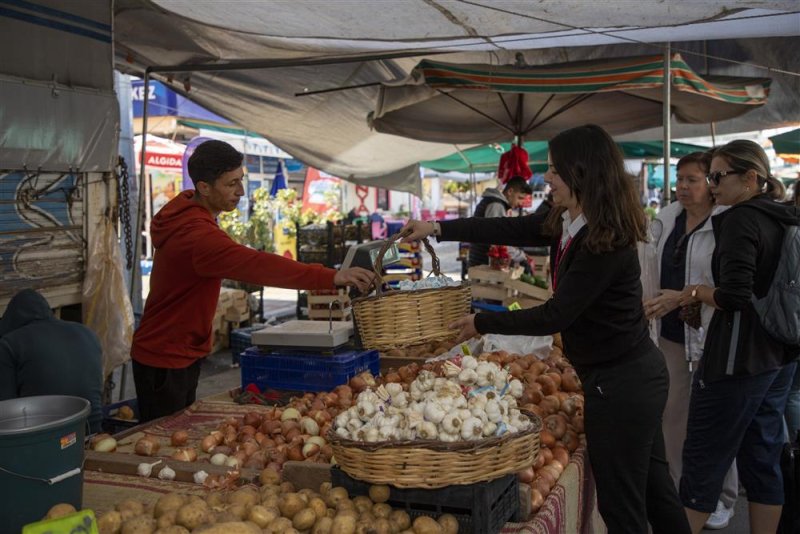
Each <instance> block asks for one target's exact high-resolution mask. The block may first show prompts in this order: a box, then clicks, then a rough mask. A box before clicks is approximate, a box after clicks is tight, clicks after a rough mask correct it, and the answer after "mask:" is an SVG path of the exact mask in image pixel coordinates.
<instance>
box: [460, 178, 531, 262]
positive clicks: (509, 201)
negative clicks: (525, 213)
mask: <svg viewBox="0 0 800 534" xmlns="http://www.w3.org/2000/svg"><path fill="white" fill-rule="evenodd" d="M531 193H533V189H532V188H531V186H530V185H529V184H528V182H526V181H525V178H523V177H521V176H513V177H511V178H510V179H509V180H508V182H506V185H505V187H504V188H503V192H502V193H501V192H500V191H499V190H498V189H497V188H494V187H488V188H486V190H485V191H484V192H483V194H482V195H481V201H480V202H478V205H477V206H476V207H475V213H474V214H473V215H472V216H473V217H477V218H491V217H505V216H506V215H508V210H512V209H515V208H517V207H519V206H520V205H521V204H522V201H524V200H525V197H526V196H528V195H530V194H531ZM494 244H498V243H490V244H487V243H472V244H471V245H470V248H469V266H470V267H475V266H476V265H488V263H489V255H488V253H489V247H490V246H492V245H494ZM508 253H509V255H510V256H511V260H512V261H515V262H517V263H523V262H524V263H525V264H527V258H526V256H525V254H524V253H523V252H522V251H521V250H519V249H516V248H511V249H509V251H508Z"/></svg>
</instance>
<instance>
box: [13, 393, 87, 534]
mask: <svg viewBox="0 0 800 534" xmlns="http://www.w3.org/2000/svg"><path fill="white" fill-rule="evenodd" d="M89 410H90V404H89V401H87V400H85V399H82V398H80V397H67V396H61V395H43V396H37V397H21V398H18V399H11V400H5V401H0V458H1V459H0V495H3V496H4V497H5V498H4V499H2V500H0V517H2V518H3V526H2V529H3V532H20V531H21V530H22V527H23V525H25V524H27V523H31V522H33V521H38V520H40V519H42V518H43V517H44V515H45V514H46V513H47V511H48V510H49V509H50V507H52V506H53V505H54V504H57V503H61V502H64V503H70V504H72V505H73V506H74V507H75V508H76V509H78V510H79V509H80V508H81V504H82V500H83V469H82V467H83V442H84V438H85V436H86V420H87V417H88V416H89Z"/></svg>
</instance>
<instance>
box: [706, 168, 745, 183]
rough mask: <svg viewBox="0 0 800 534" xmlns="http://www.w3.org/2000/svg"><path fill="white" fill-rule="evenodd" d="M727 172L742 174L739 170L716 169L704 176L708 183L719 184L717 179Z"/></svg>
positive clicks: (720, 178)
mask: <svg viewBox="0 0 800 534" xmlns="http://www.w3.org/2000/svg"><path fill="white" fill-rule="evenodd" d="M729 174H742V173H741V172H740V171H717V172H712V173H710V174H709V175H708V176H706V181H708V183H710V184H714V185H719V181H720V180H722V179H723V178H724V177H726V176H728V175H729Z"/></svg>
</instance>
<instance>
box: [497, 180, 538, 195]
mask: <svg viewBox="0 0 800 534" xmlns="http://www.w3.org/2000/svg"><path fill="white" fill-rule="evenodd" d="M511 189H513V190H515V191H519V192H521V193H525V194H526V195H530V194H531V193H533V188H532V187H531V186H530V184H528V181H527V180H525V178H523V177H522V176H512V177H511V179H509V180H508V181H507V182H506V186H505V188H503V191H509V190H511Z"/></svg>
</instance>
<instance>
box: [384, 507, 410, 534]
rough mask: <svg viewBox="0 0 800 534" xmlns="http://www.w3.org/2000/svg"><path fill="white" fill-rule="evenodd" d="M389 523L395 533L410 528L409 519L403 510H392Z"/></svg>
mask: <svg viewBox="0 0 800 534" xmlns="http://www.w3.org/2000/svg"><path fill="white" fill-rule="evenodd" d="M389 522H390V523H391V524H392V525H393V526H394V529H395V532H400V531H402V530H407V529H409V528H411V518H410V517H409V515H408V512H406V511H405V510H392V513H390V514H389Z"/></svg>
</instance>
